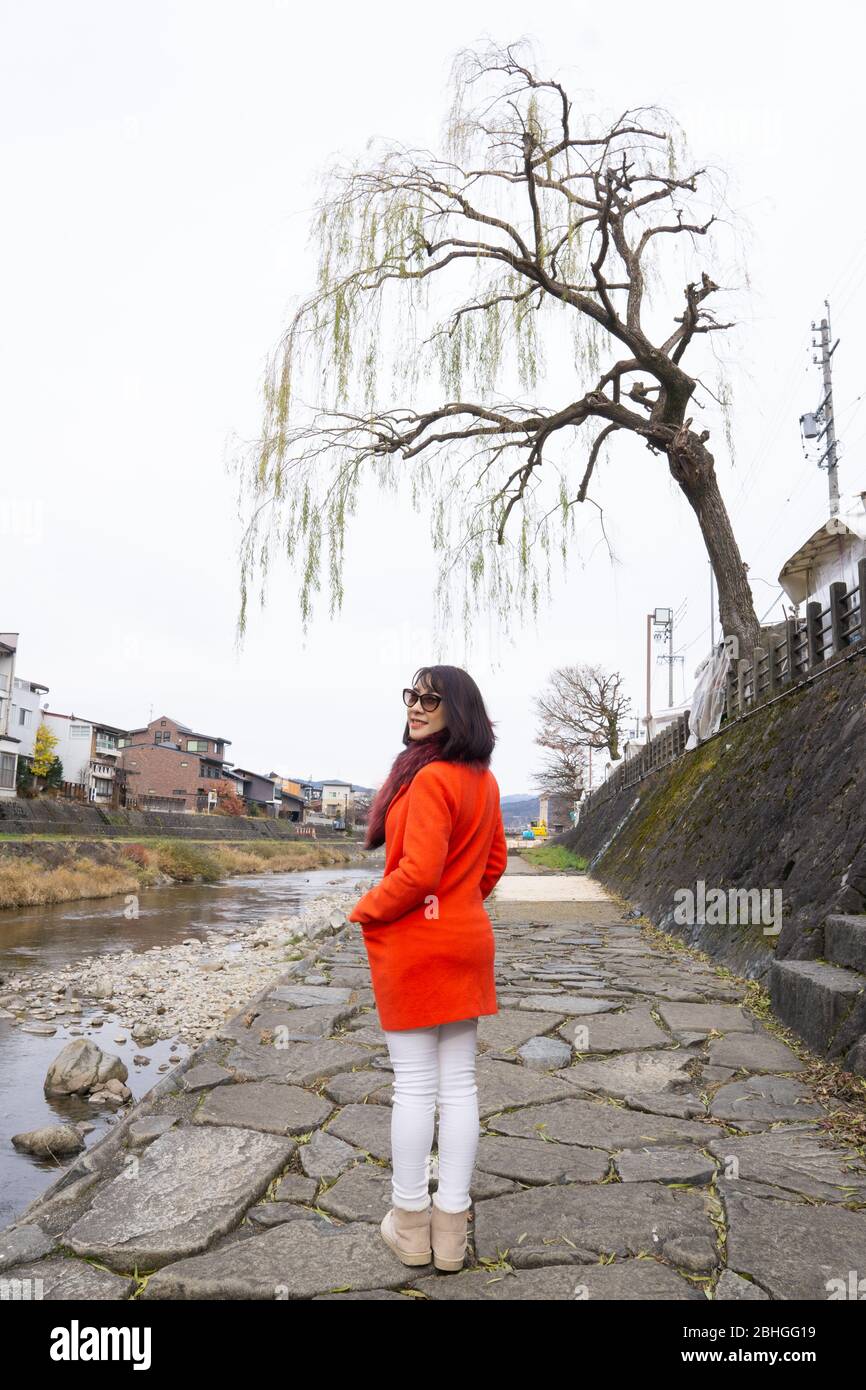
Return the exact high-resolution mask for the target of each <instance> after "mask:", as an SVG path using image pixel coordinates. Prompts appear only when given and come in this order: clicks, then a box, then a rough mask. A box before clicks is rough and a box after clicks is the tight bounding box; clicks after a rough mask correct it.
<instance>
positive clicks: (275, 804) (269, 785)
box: [232, 767, 283, 816]
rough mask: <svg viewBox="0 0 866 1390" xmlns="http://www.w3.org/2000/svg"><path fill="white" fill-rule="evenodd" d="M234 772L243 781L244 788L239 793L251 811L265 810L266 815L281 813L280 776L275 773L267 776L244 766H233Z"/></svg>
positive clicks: (281, 792) (281, 793)
mask: <svg viewBox="0 0 866 1390" xmlns="http://www.w3.org/2000/svg"><path fill="white" fill-rule="evenodd" d="M232 774H233V776H235V777H237V778H239V779H241V781H242V789H241V791H240V792H239V793H238V795H239V796H242V797H243V800H244V802H245V803H246V805H247V808H248V809H249V810H250V811H260V812H264V814H265V815H266V816H278V815H279V814H280V807H281V804H282V797H283V791H282V787H281V786H280V779H279V778H275V777H274V776H273V774H272V775H271V776H270V777H265V776H264V775H263V774H262V773H260V772H250V771H249V769H248V768H244V767H235V768H232Z"/></svg>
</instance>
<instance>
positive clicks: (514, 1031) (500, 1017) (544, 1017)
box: [478, 1009, 561, 1053]
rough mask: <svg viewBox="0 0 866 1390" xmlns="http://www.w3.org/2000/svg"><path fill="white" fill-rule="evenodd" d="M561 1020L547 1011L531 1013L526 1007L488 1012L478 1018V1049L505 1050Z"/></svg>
mask: <svg viewBox="0 0 866 1390" xmlns="http://www.w3.org/2000/svg"><path fill="white" fill-rule="evenodd" d="M560 1021H561V1020H558V1019H555V1018H551V1016H550V1014H549V1013H548V1012H546V1011H545V1012H540V1011H539V1012H536V1013H532V1012H530V1011H529V1010H528V1009H500V1010H499V1013H498V1014H488V1015H485V1016H482V1017H481V1018H479V1020H478V1051H479V1053H482V1052H486V1051H487V1050H488V1049H492V1050H494V1051H496V1052H506V1051H507V1050H508V1049H509V1048H512V1047H513V1048H517V1047H519V1046H520V1044H521V1043H525V1042H528V1041H529V1039H530V1038H531V1037H533V1036H534V1035H535V1034H536V1033H539V1032H541V1031H542V1030H547V1029H548V1028H553V1027H555V1026H556V1025H557V1023H558V1022H560Z"/></svg>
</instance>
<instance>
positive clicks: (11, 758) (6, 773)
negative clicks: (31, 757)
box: [0, 753, 15, 790]
mask: <svg viewBox="0 0 866 1390" xmlns="http://www.w3.org/2000/svg"><path fill="white" fill-rule="evenodd" d="M0 787H5V788H6V789H7V790H14V788H15V754H14V753H0Z"/></svg>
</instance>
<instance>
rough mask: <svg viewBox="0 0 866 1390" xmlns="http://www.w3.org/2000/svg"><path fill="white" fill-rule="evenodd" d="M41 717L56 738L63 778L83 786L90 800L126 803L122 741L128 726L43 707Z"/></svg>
mask: <svg viewBox="0 0 866 1390" xmlns="http://www.w3.org/2000/svg"><path fill="white" fill-rule="evenodd" d="M42 718H43V719H44V721H45V723H46V724H47V726H48V728H49V729H50V730H51V732H52V733H53V734H54V735H55V737H56V738H57V747H56V748H55V750H54V751H55V753H56V754H57V757H58V758H60V760H61V762H62V763H63V780H64V781H65V782H72V783H74V784H76V785H78V786H82V787H84V789H85V796H86V798H87V800H88V801H93V802H96V803H97V804H98V805H104V806H119V805H124V804H125V795H124V787H125V780H126V779H125V777H124V775H123V769H122V767H121V766H120V746H119V745H120V741H121V740H122V739H123V738H125V737H126V736H127V735H126V730H124V729H118V728H116V727H115V726H114V725H113V724H103V723H99V722H97V721H96V720H92V719H80V718H78V716H77V715H74V714H58V713H57V712H56V711H54V710H48V709H46V710H43V712H42Z"/></svg>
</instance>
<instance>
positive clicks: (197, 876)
mask: <svg viewBox="0 0 866 1390" xmlns="http://www.w3.org/2000/svg"><path fill="white" fill-rule="evenodd" d="M117 856H118V862H117V863H116V864H99V863H96V862H95V861H94V860H93V859H89V858H86V857H82V858H78V857H75V853H74V847H72V848H71V850H70V859H69V863H68V864H61V865H58V866H56V867H51V866H50V865H47V864H42V863H40V862H39V860H38V859H35V858H34V859H29V858H21V859H5V858H3V859H0V909H2V908H5V907H41V906H47V905H48V904H50V903H61V902H72V901H73V900H74V899H76V898H107V897H111V896H112V895H113V894H115V893H134V892H136V891H137V890H139V889H141V888H146V887H149V886H150V885H151V884H153V883H155V882H157V881H159V880H160V875H162V874H165V875H166V876H167V877H169V878H171V879H173V880H174V881H175V883H216V882H217V881H218V880H219V879H222V878H230V877H232V876H234V875H236V874H262V873H289V872H291V871H292V870H296V869H318V868H327V867H328V866H329V865H331V864H345V863H347V862H348V861H349V860H350V859H351V855H350V854H349V853H348V852H347V851H346V850H344V849H338V848H331V847H330V846H328V845H316V844H315V843H310V842H298V841H292V842H290V843H289V842H286V841H283V842H277V841H273V840H270V841H263V842H261V843H257V844H252V845H247V844H243V845H237V844H226V843H224V842H219V841H217V842H208V843H207V844H202V843H190V842H188V841H186V842H184V841H178V840H160V841H156V842H152V843H149V844H147V845H144V844H137V843H135V844H120V845H118V846H117ZM162 881H164V880H162Z"/></svg>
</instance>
